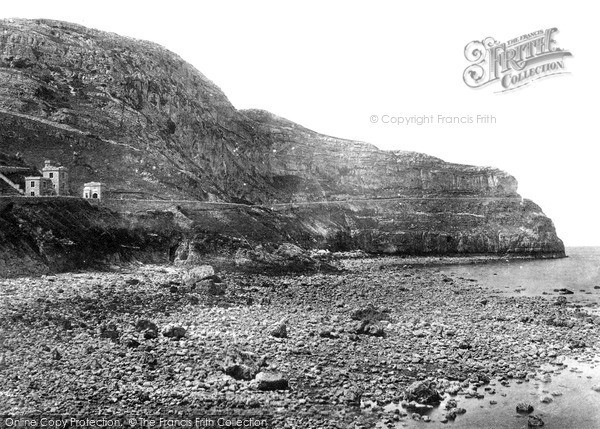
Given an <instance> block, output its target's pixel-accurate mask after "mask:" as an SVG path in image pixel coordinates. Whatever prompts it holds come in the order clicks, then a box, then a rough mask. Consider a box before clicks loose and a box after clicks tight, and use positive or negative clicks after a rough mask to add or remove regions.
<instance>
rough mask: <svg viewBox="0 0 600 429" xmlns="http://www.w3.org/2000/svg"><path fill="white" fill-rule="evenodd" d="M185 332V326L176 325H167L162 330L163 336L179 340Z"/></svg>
mask: <svg viewBox="0 0 600 429" xmlns="http://www.w3.org/2000/svg"><path fill="white" fill-rule="evenodd" d="M186 333H187V332H186V330H185V328H183V327H181V326H177V325H167V326H166V327H165V328H164V329H163V332H162V334H163V336H165V337H167V338H171V339H172V340H180V339H182V338H183V337H185V334H186Z"/></svg>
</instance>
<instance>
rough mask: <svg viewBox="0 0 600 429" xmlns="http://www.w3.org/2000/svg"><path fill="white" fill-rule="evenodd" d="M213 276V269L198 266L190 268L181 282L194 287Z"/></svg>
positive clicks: (208, 266)
mask: <svg viewBox="0 0 600 429" xmlns="http://www.w3.org/2000/svg"><path fill="white" fill-rule="evenodd" d="M214 275H215V269H214V268H213V267H212V266H210V265H200V266H195V267H192V268H190V269H189V270H188V271H187V272H186V273H185V274H184V275H183V281H184V282H185V284H186V285H188V286H194V285H195V284H196V283H198V282H199V281H201V280H204V279H208V278H210V277H212V276H214Z"/></svg>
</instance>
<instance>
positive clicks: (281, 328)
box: [270, 319, 288, 338]
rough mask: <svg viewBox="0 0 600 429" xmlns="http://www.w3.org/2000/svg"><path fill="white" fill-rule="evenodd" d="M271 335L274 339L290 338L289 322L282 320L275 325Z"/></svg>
mask: <svg viewBox="0 0 600 429" xmlns="http://www.w3.org/2000/svg"><path fill="white" fill-rule="evenodd" d="M270 334H271V336H272V337H275V338H287V337H288V331H287V320H286V319H282V320H281V321H279V322H278V323H276V324H275V325H273V326H272V327H271V331H270Z"/></svg>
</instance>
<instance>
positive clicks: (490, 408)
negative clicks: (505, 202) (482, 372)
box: [378, 247, 600, 429]
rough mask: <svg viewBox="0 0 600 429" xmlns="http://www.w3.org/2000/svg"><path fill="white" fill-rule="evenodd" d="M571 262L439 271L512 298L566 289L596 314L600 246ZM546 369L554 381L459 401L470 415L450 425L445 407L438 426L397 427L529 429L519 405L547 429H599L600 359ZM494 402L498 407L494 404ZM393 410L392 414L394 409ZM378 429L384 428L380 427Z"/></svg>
mask: <svg viewBox="0 0 600 429" xmlns="http://www.w3.org/2000/svg"><path fill="white" fill-rule="evenodd" d="M567 255H568V256H569V257H568V258H564V259H552V260H532V261H512V262H494V263H489V264H474V265H467V264H465V265H448V266H442V267H440V268H439V271H440V272H442V273H445V274H447V275H452V276H459V277H464V278H470V279H476V280H477V281H478V284H479V285H481V286H483V287H487V288H489V289H490V290H491V291H494V292H500V293H503V294H506V295H507V296H541V295H543V296H547V297H548V298H552V296H558V292H554V289H562V288H567V289H569V290H571V291H573V292H574V294H573V295H566V296H567V299H568V300H569V301H572V302H580V303H583V304H585V305H586V306H591V307H594V308H590V309H589V311H592V312H597V311H598V308H600V306H599V305H598V304H600V289H595V288H594V286H600V247H571V248H567ZM546 367H547V368H545V370H543V371H541V372H540V374H542V373H544V372H546V373H548V372H549V373H551V374H552V377H551V381H550V382H545V383H543V382H541V381H531V382H528V383H523V384H517V383H516V381H514V380H513V382H511V383H510V386H507V387H505V386H500V385H499V384H496V386H495V388H496V390H497V394H496V395H486V397H485V399H482V400H478V399H465V398H464V397H459V401H458V402H459V406H461V407H464V408H465V409H466V410H467V413H466V414H464V415H463V416H459V417H458V418H457V419H456V420H455V421H450V422H448V423H447V424H442V423H440V419H441V418H442V416H443V414H444V413H445V410H444V407H443V405H444V404H441V405H440V406H439V407H436V408H434V409H432V410H429V411H428V412H427V414H428V415H429V416H430V417H431V418H432V420H433V422H431V423H423V422H415V421H411V420H410V419H408V420H407V421H404V422H403V423H401V424H398V425H396V426H395V427H396V428H402V427H404V428H407V427H408V428H415V429H418V428H422V427H428V428H453V429H471V428H473V429H479V428H481V429H488V428H490V429H491V428H493V429H513V428H514V429H517V428H527V417H526V416H521V415H519V414H517V413H516V411H515V406H516V404H517V403H518V402H521V401H525V402H529V403H531V404H533V405H534V407H535V411H534V413H533V414H536V415H538V416H540V417H541V418H542V419H543V420H544V422H545V425H544V429H546V428H548V429H570V428H573V429H597V428H600V392H595V391H594V390H592V386H597V385H600V356H595V357H591V358H587V359H584V360H582V361H579V362H578V361H575V360H573V359H567V360H566V361H565V366H564V367H552V366H551V365H546ZM550 392H554V393H556V392H558V394H560V396H552V398H553V401H552V402H551V403H549V404H546V403H542V402H540V397H541V396H548V395H549V394H550ZM490 400H493V401H495V402H496V403H494V404H491V403H490ZM393 408H394V407H393V406H390V407H388V411H392V410H393ZM378 427H379V428H384V427H385V425H383V424H379V425H378Z"/></svg>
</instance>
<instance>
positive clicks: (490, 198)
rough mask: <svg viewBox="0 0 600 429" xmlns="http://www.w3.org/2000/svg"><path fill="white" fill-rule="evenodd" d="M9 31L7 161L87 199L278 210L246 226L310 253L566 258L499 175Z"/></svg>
mask: <svg viewBox="0 0 600 429" xmlns="http://www.w3.org/2000/svg"><path fill="white" fill-rule="evenodd" d="M0 30H1V31H0V79H2V82H3V85H2V88H1V89H0V121H1V123H2V127H1V128H0V148H1V150H0V151H2V152H5V153H9V154H12V153H16V152H20V154H21V156H22V157H23V159H24V160H26V161H27V162H28V163H30V164H35V165H37V164H41V163H42V162H43V160H44V159H46V158H50V159H53V160H55V161H57V162H61V163H62V164H63V165H65V166H67V167H68V168H69V170H70V175H71V179H72V191H73V192H74V194H76V195H77V194H79V193H80V190H81V188H82V185H83V183H84V182H87V181H91V180H94V181H102V182H104V183H106V184H107V188H108V189H109V192H108V194H107V197H108V198H142V199H153V198H154V199H176V200H177V199H179V200H188V199H198V200H207V201H225V202H237V203H240V202H241V203H247V204H261V205H264V206H266V207H269V208H272V211H269V212H268V213H267V212H264V213H260V214H258V213H257V212H251V211H247V213H245V214H244V216H245V217H248V216H250V217H251V218H253V219H258V220H259V222H262V223H261V227H262V228H264V229H273V230H275V231H278V232H277V234H279V231H284V232H285V235H286V237H285V241H287V242H292V243H294V244H298V245H301V246H303V247H321V248H330V249H346V248H347V249H364V250H367V251H369V252H377V253H398V254H472V253H496V254H504V253H516V254H527V255H534V256H552V257H554V256H563V255H564V246H563V244H562V242H561V240H560V239H559V238H558V237H557V235H556V232H555V229H554V226H553V225H552V222H551V220H550V219H548V218H547V217H546V216H545V215H544V214H543V212H542V211H541V209H540V208H539V207H538V206H537V205H535V204H534V203H532V202H530V201H527V200H522V199H521V198H520V196H519V195H518V193H517V182H516V180H515V179H514V178H513V177H512V176H510V175H509V174H507V173H505V172H503V171H500V170H498V169H495V168H487V167H473V166H466V165H459V164H451V163H447V162H444V161H442V160H440V159H438V158H435V157H432V156H428V155H424V154H419V153H413V152H404V151H393V152H392V151H382V150H379V149H377V148H376V147H375V146H373V145H370V144H368V143H363V142H356V141H350V140H344V139H339V138H334V137H329V136H325V135H322V134H319V133H316V132H314V131H311V130H308V129H306V128H304V127H302V126H300V125H298V124H295V123H293V122H291V121H288V120H286V119H283V118H279V117H277V116H275V115H272V114H270V113H268V112H264V111H258V110H245V111H240V110H237V109H236V108H235V107H234V106H233V105H232V104H231V103H230V102H229V101H228V100H227V98H226V96H225V94H224V93H223V92H222V91H221V90H220V89H219V88H218V87H217V86H216V85H215V84H213V83H212V82H211V81H209V80H208V79H207V78H206V77H205V76H203V75H202V74H201V73H200V72H198V71H197V70H196V69H194V68H193V67H192V66H191V65H189V64H187V63H186V62H185V61H183V60H182V59H181V58H179V57H178V56H177V55H175V54H173V53H172V52H170V51H168V50H166V49H164V48H163V47H161V46H158V45H156V44H153V43H150V42H145V41H138V40H134V39H130V38H126V37H121V36H118V35H115V34H112V33H106V32H102V31H98V30H93V29H88V28H85V27H82V26H79V25H75V24H69V23H64V22H59V21H51V20H3V21H0ZM239 210H240V211H244V210H243V209H239ZM203 216H204V214H198V213H195V214H194V213H188V217H189V218H194V217H195V218H202V217H203ZM225 216H226V217H227V216H228V215H225ZM238 218H241V216H240V217H238ZM195 225H196V226H197V225H199V223H198V222H196V223H195ZM246 228H247V225H246V224H236V223H235V222H234V223H229V224H227V225H226V226H222V227H220V226H219V224H218V223H217V222H211V223H208V224H207V225H203V226H202V228H200V229H197V230H196V233H198V231H200V232H203V233H208V234H221V235H226V236H228V237H234V238H236V239H242V240H244V239H247V238H248V237H246ZM256 228H257V227H255V226H253V227H251V229H256ZM277 234H272V233H269V234H268V235H269V236H272V235H277ZM196 235H197V234H196Z"/></svg>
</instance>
